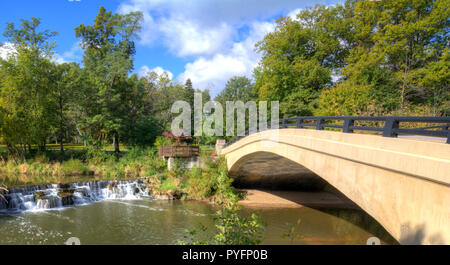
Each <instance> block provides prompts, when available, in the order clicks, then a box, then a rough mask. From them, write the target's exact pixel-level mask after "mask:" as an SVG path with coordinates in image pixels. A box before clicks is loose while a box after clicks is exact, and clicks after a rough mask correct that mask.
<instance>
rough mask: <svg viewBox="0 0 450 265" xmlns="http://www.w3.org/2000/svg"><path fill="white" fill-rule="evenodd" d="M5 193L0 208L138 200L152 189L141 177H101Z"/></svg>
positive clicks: (28, 207) (17, 189)
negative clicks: (102, 178)
mask: <svg viewBox="0 0 450 265" xmlns="http://www.w3.org/2000/svg"><path fill="white" fill-rule="evenodd" d="M3 196H4V197H5V198H6V200H7V202H5V201H3V200H0V211H30V210H42V209H54V208H61V207H68V206H76V205H83V204H88V203H92V202H95V201H102V200H114V199H121V200H137V199H141V198H142V197H149V190H148V187H147V185H145V184H144V183H143V181H142V180H117V181H115V180H98V181H84V182H76V183H68V184H50V185H35V186H27V187H17V188H10V189H9V192H7V193H6V192H3Z"/></svg>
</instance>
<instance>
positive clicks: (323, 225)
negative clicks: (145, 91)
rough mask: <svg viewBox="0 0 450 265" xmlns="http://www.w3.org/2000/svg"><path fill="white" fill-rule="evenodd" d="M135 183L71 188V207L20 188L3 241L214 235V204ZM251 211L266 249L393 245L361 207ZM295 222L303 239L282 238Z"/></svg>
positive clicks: (174, 239) (51, 189) (2, 215)
mask: <svg viewBox="0 0 450 265" xmlns="http://www.w3.org/2000/svg"><path fill="white" fill-rule="evenodd" d="M138 186H139V184H138V183H136V182H124V183H122V184H120V183H119V184H118V185H117V189H116V192H113V193H112V192H111V189H110V188H108V182H105V183H103V184H101V185H99V184H92V183H78V184H76V185H73V184H72V187H74V188H75V189H76V192H75V193H74V199H73V201H74V202H73V205H71V206H65V205H63V204H64V203H62V202H61V201H52V200H51V199H48V198H51V197H52V196H51V194H54V193H55V190H56V188H57V187H56V186H55V185H50V186H46V187H42V186H41V187H34V188H32V189H25V190H16V193H15V194H16V195H14V196H12V195H9V196H10V197H9V201H10V204H9V208H10V209H6V208H7V207H5V205H3V206H4V207H3V209H2V210H0V244H64V243H65V242H66V241H67V240H68V239H69V238H71V237H77V238H79V239H80V242H81V244H177V243H178V240H183V236H184V235H186V232H185V229H192V228H198V227H199V225H200V224H202V225H204V226H205V227H207V228H208V231H209V232H210V233H211V232H214V221H213V218H214V216H215V212H216V210H217V206H214V205H211V204H209V203H205V202H197V201H179V200H175V201H168V200H154V199H151V197H147V196H145V190H137V189H136V187H138ZM83 188H84V189H85V190H83ZM39 189H41V190H44V191H46V193H47V194H49V197H46V198H47V199H46V200H48V201H46V202H45V203H44V202H33V199H32V197H33V194H34V193H36V190H39ZM30 197H31V199H30ZM35 200H36V199H35ZM42 200H44V199H42ZM12 204H14V205H12ZM0 208H1V207H0ZM253 212H254V213H257V214H259V215H260V216H261V218H262V220H263V221H264V222H266V223H267V226H266V229H265V232H264V237H263V242H262V243H263V244H366V241H367V239H368V238H370V237H373V236H376V237H379V238H380V239H381V241H382V243H383V244H392V243H395V241H394V240H393V239H392V237H390V236H389V235H388V234H387V233H386V232H385V231H384V229H383V228H382V227H381V226H380V225H379V224H378V223H377V222H376V221H374V220H373V219H372V218H371V217H370V216H368V215H367V214H366V213H364V212H362V211H358V210H343V209H341V210H337V209H335V210H326V211H324V210H321V211H319V210H316V209H312V208H308V207H300V208H269V209H264V208H248V207H245V208H244V209H243V210H242V211H241V214H243V215H249V214H250V213H253ZM298 219H300V220H301V222H300V225H299V226H298V228H297V229H296V231H295V234H297V233H298V234H300V235H301V237H296V238H293V240H292V239H291V238H282V237H281V236H282V234H285V233H287V232H288V230H289V226H288V223H290V224H295V223H297V220H298ZM206 235H207V234H206Z"/></svg>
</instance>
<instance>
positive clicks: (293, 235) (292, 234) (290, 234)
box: [281, 219, 303, 244]
mask: <svg viewBox="0 0 450 265" xmlns="http://www.w3.org/2000/svg"><path fill="white" fill-rule="evenodd" d="M301 222H302V219H298V220H297V222H296V223H295V224H291V223H288V224H287V225H288V227H289V229H288V231H287V232H286V233H284V234H282V235H281V238H289V240H290V242H291V244H293V243H294V240H295V239H298V238H302V237H303V235H302V234H300V233H299V232H297V230H298V229H299V227H300V224H301Z"/></svg>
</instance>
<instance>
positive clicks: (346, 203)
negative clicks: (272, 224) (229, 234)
mask: <svg viewBox="0 0 450 265" xmlns="http://www.w3.org/2000/svg"><path fill="white" fill-rule="evenodd" d="M244 191H246V192H247V197H246V199H245V200H242V201H239V204H240V205H242V206H246V207H257V208H299V207H303V206H308V207H312V208H352V209H354V208H357V206H356V205H355V204H353V202H351V201H350V200H349V199H347V198H345V197H342V196H338V195H335V194H333V193H330V192H299V191H272V190H253V189H245V190H244Z"/></svg>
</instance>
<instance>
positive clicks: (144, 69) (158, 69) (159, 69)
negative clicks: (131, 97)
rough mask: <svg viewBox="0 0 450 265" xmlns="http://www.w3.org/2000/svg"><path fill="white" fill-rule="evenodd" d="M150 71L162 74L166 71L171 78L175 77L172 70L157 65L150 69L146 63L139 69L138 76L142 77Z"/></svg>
mask: <svg viewBox="0 0 450 265" xmlns="http://www.w3.org/2000/svg"><path fill="white" fill-rule="evenodd" d="M150 72H155V73H157V74H158V75H162V74H164V73H165V74H166V75H167V77H168V78H169V79H172V78H173V74H172V72H170V71H168V70H165V69H163V68H162V67H160V66H157V67H155V68H151V69H150V67H148V66H146V65H144V66H142V67H141V68H140V69H139V72H138V76H140V77H141V76H145V75H147V74H148V73H150Z"/></svg>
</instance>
